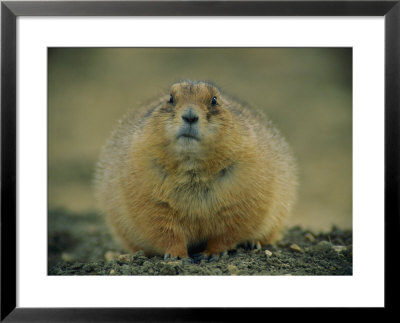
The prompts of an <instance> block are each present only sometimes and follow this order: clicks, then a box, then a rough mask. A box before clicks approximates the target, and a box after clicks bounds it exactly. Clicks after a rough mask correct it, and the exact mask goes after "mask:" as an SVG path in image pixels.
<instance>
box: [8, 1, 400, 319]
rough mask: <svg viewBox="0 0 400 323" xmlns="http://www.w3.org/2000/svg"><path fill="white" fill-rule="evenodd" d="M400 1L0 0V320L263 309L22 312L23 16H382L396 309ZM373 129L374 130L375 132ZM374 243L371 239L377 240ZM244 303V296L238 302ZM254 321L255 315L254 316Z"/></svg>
mask: <svg viewBox="0 0 400 323" xmlns="http://www.w3.org/2000/svg"><path fill="white" fill-rule="evenodd" d="M399 2H400V0H395V1H387V0H379V1H329V0H328V1H321V0H314V1H301V0H297V1H268V0H259V1H65V2H64V1H63V2H59V1H45V2H38V1H29V2H28V1H18V2H16V1H4V2H3V1H2V3H1V321H4V322H31V321H35V322H86V321H88V322H89V321H90V322H91V321H96V322H128V321H157V322H161V321H185V322H186V321H210V320H211V321H237V320H238V319H239V318H240V316H238V311H251V312H252V313H247V314H246V316H247V315H250V316H249V317H250V318H251V317H254V318H255V317H256V316H255V315H264V314H263V313H261V311H263V310H265V309H255V308H253V309H227V308H214V309H196V308H171V309H167V308H163V309H160V308H159V309H154V308H147V309H145V308H130V309H127V308H124V309H122V308H120V309H118V308H57V309H50V308H18V307H16V299H17V290H16V241H17V237H16V189H17V186H16V185H17V181H16V161H17V159H16V158H17V157H16V133H17V132H16V131H17V129H16V81H17V80H16V37H17V30H16V19H17V17H19V16H384V19H385V308H386V309H391V308H394V307H395V306H396V304H395V301H394V296H390V295H393V293H391V292H390V289H393V288H395V287H396V286H399V284H398V281H399V279H398V273H395V272H394V271H395V268H396V267H395V266H394V265H392V264H393V260H392V259H394V258H397V257H393V256H390V255H391V254H393V255H397V254H398V247H397V245H398V244H397V243H395V242H393V243H392V242H390V241H391V239H393V238H394V237H396V234H398V233H399V227H400V221H399V200H398V197H399V157H400V156H399V155H400V153H399V152H400V150H399V108H400V94H399V93H400V91H399V90H400V65H399V61H400V47H399V45H400V3H399ZM372 131H373V130H372ZM372 238H373V237H371V239H372ZM239 297H240V296H239ZM253 315H254V316H253Z"/></svg>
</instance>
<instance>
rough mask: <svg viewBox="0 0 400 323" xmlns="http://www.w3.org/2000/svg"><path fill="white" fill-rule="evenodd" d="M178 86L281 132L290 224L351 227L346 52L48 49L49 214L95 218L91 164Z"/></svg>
mask: <svg viewBox="0 0 400 323" xmlns="http://www.w3.org/2000/svg"><path fill="white" fill-rule="evenodd" d="M180 79H193V80H208V81H212V82H213V83H215V84H216V85H218V86H219V87H220V88H221V89H222V91H224V92H225V93H227V94H228V95H231V96H233V97H236V98H238V99H240V100H241V101H242V102H246V103H247V104H248V105H250V106H254V107H256V108H260V109H262V110H264V111H265V112H266V113H267V115H268V116H269V117H270V119H272V120H273V122H274V123H275V125H276V126H277V127H278V128H279V129H280V130H281V132H282V134H283V135H284V136H285V137H286V139H287V141H288V142H289V144H290V145H291V147H292V150H293V152H294V154H295V156H296V158H297V161H298V165H299V181H300V186H299V197H298V202H297V205H296V207H295V209H294V212H293V215H292V218H291V219H290V222H289V224H290V225H296V224H298V225H301V226H302V227H303V228H309V229H314V230H329V229H330V228H331V226H332V225H337V226H339V227H340V228H351V227H352V50H351V49H350V48H50V49H49V50H48V90H49V92H48V108H49V110H48V127H49V129H48V130H49V132H48V133H49V137H48V145H49V158H48V167H49V169H48V170H49V173H48V174H49V181H48V183H49V192H48V198H49V208H58V207H62V208H65V209H68V210H70V211H73V212H77V213H82V212H87V211H93V210H95V208H96V204H95V200H94V197H93V189H92V178H93V173H94V166H95V163H96V161H97V158H98V156H99V153H100V149H101V147H102V145H103V144H104V142H105V140H106V139H107V137H108V136H109V135H110V132H111V130H112V129H113V127H114V126H115V125H116V123H117V121H118V119H119V118H121V116H122V115H123V114H124V113H125V112H126V111H127V110H128V109H131V108H135V107H139V106H141V105H143V104H147V103H148V102H150V101H152V100H153V99H154V98H157V97H158V96H159V95H161V94H168V89H169V86H170V84H172V83H173V82H175V81H178V80H180Z"/></svg>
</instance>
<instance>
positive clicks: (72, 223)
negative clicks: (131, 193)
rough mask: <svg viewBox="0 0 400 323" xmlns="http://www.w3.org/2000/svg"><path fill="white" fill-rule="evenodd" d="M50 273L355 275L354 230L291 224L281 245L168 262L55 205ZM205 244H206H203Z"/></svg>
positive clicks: (89, 216)
mask: <svg viewBox="0 0 400 323" xmlns="http://www.w3.org/2000/svg"><path fill="white" fill-rule="evenodd" d="M48 229H49V232H48V274H49V275H352V270H353V269H352V232H351V231H348V230H346V231H344V230H341V229H339V228H336V227H333V228H332V229H331V230H330V232H324V233H316V232H311V231H308V230H303V229H302V228H300V227H293V228H289V229H288V230H287V232H286V233H285V235H284V237H283V238H282V239H281V240H280V241H279V242H278V243H277V244H276V245H266V246H263V248H262V250H250V249H248V248H246V247H239V248H238V249H236V250H232V251H229V253H228V255H226V256H223V257H221V258H220V259H218V260H214V261H208V260H206V259H201V258H200V257H198V254H197V253H196V252H197V251H198V250H193V252H194V254H193V255H192V257H191V259H190V261H181V260H177V261H164V260H163V258H162V257H161V256H154V257H146V256H145V255H144V254H143V252H141V251H140V252H137V253H135V254H127V253H126V251H124V250H123V249H121V247H120V246H119V245H118V244H117V243H116V242H115V241H114V239H113V238H112V236H111V234H110V232H109V230H108V227H107V226H106V224H105V223H104V220H103V218H102V217H101V216H99V215H98V214H96V213H86V214H76V213H71V212H68V211H66V210H51V211H50V212H49V225H48ZM200 247H201V246H200Z"/></svg>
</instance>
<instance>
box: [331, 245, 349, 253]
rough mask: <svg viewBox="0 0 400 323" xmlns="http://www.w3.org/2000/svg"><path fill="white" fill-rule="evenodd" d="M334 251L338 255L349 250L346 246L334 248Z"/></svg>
mask: <svg viewBox="0 0 400 323" xmlns="http://www.w3.org/2000/svg"><path fill="white" fill-rule="evenodd" d="M332 249H333V250H335V251H336V252H337V253H340V252H342V251H345V250H346V249H347V247H346V246H332Z"/></svg>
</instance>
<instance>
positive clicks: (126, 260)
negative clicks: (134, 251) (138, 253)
mask: <svg viewBox="0 0 400 323" xmlns="http://www.w3.org/2000/svg"><path fill="white" fill-rule="evenodd" d="M131 258H132V257H131V255H130V254H124V255H120V256H118V258H117V259H118V261H119V262H120V263H123V264H128V263H129V262H130V261H131Z"/></svg>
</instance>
